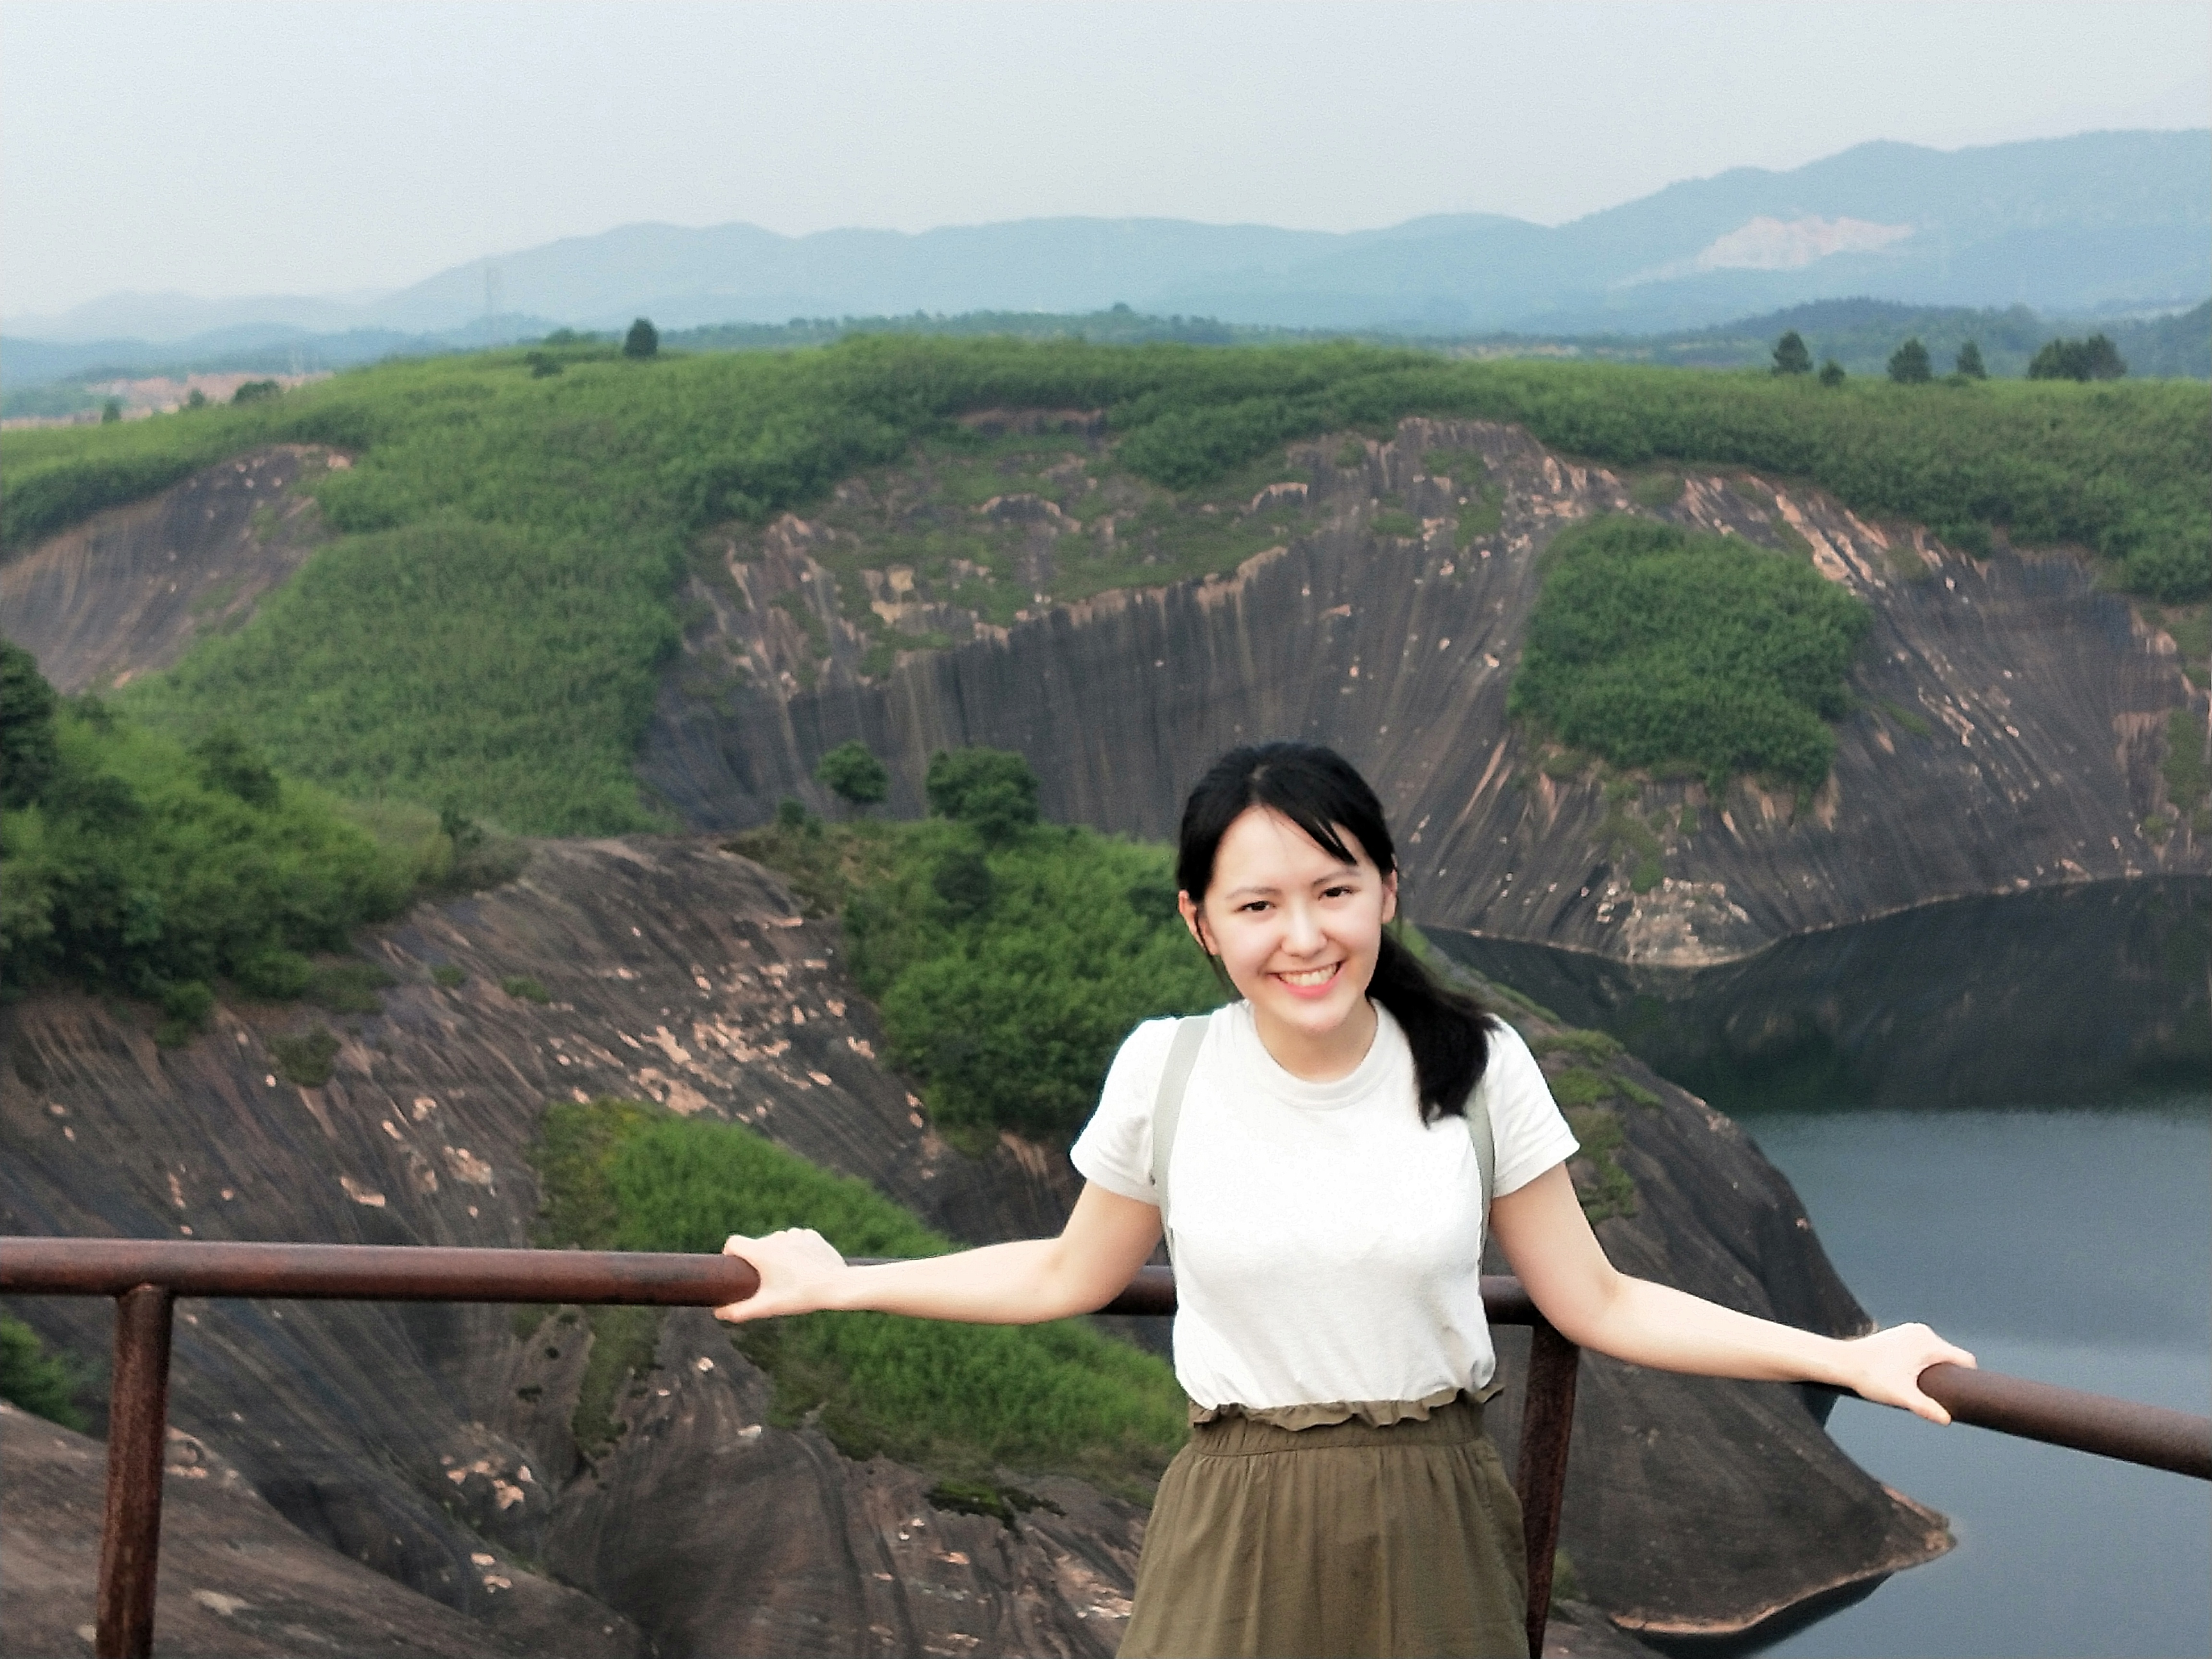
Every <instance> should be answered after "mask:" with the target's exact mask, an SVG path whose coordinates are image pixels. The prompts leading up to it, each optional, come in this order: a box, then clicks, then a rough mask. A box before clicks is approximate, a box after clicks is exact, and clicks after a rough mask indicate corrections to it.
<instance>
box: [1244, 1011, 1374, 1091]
mask: <svg viewBox="0 0 2212 1659" xmlns="http://www.w3.org/2000/svg"><path fill="white" fill-rule="evenodd" d="M1252 1024H1253V1028H1254V1029H1255V1030H1256V1031H1257V1032H1258V1033H1259V1036H1260V1046H1261V1048H1265V1049H1266V1050H1267V1058H1268V1059H1270V1060H1273V1061H1274V1062H1275V1064H1276V1065H1278V1066H1281V1067H1282V1068H1283V1069H1284V1070H1285V1071H1286V1072H1288V1073H1290V1074H1291V1076H1292V1077H1294V1078H1297V1079H1298V1080H1299V1081H1300V1082H1302V1083H1334V1082H1335V1081H1336V1080H1337V1079H1339V1078H1346V1077H1350V1076H1351V1075H1352V1073H1354V1072H1356V1071H1358V1069H1359V1063H1360V1061H1362V1060H1365V1059H1366V1058H1367V1051H1368V1050H1369V1049H1370V1048H1373V1047H1374V1046H1375V1032H1376V1026H1377V1024H1379V1022H1378V1021H1377V1020H1376V1017H1375V1005H1374V1003H1373V1002H1371V1001H1370V1000H1368V999H1367V998H1365V997H1362V998H1360V1000H1358V1003H1357V1004H1355V1005H1354V1006H1353V1007H1352V1010H1351V1011H1350V1012H1348V1013H1346V1016H1345V1018H1344V1021H1343V1023H1342V1024H1339V1025H1336V1026H1333V1027H1331V1028H1330V1029H1329V1030H1326V1031H1307V1030H1300V1029H1299V1028H1297V1026H1295V1025H1287V1024H1284V1023H1283V1022H1281V1021H1279V1020H1276V1019H1273V1018H1269V1016H1268V1015H1267V1012H1266V1011H1265V1010H1263V1009H1261V1008H1260V1007H1259V1006H1257V1005H1255V1006H1254V1007H1253V1010H1252Z"/></svg>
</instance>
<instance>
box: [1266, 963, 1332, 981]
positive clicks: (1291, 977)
mask: <svg viewBox="0 0 2212 1659" xmlns="http://www.w3.org/2000/svg"><path fill="white" fill-rule="evenodd" d="M1336 969H1337V964H1336V963H1333V962H1332V963H1329V965H1328V967H1326V968H1309V969H1305V970H1304V972H1303V973H1297V974H1278V975H1276V976H1275V977H1276V978H1278V979H1279V980H1281V981H1283V983H1284V984H1285V985H1326V984H1328V982H1329V981H1330V980H1332V979H1334V977H1335V976H1336Z"/></svg>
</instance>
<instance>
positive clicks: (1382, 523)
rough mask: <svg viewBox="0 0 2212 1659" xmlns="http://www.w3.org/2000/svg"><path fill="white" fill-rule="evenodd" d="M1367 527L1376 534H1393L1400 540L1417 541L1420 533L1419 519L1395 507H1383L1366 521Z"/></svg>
mask: <svg viewBox="0 0 2212 1659" xmlns="http://www.w3.org/2000/svg"><path fill="white" fill-rule="evenodd" d="M1367 527H1368V528H1369V529H1370V530H1371V531H1372V532H1375V534H1376V535H1378V536H1395V537H1396V538H1399V539H1400V540H1401V541H1417V540H1419V538H1420V534H1421V521H1420V520H1419V519H1417V518H1415V517H1414V516H1413V514H1412V513H1408V512H1406V511H1405V510H1404V509H1403V508H1401V507H1384V508H1383V510H1382V511H1381V512H1379V513H1376V515H1375V516H1374V517H1373V518H1372V519H1370V520H1368V521H1367Z"/></svg>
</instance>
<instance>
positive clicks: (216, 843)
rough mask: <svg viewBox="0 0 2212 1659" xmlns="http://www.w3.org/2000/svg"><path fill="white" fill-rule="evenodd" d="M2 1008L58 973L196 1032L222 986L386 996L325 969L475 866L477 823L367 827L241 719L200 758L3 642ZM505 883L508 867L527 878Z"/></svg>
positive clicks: (365, 978)
mask: <svg viewBox="0 0 2212 1659" xmlns="http://www.w3.org/2000/svg"><path fill="white" fill-rule="evenodd" d="M0 743H4V748H0V763H3V764H4V772H0V997H13V996H17V995H21V994H22V993H23V992H24V991H26V990H28V989H30V988H32V987H36V986H39V985H41V984H45V983H48V982H52V981H60V982H65V983H70V984H74V985H78V986H82V987H86V988H88V989H91V990H96V991H106V992H112V993H116V994H122V995H125V996H131V997H139V998H144V999H147V1000H152V1001H156V1002H159V1003H160V1004H161V1007H162V1009H163V1012H164V1013H165V1015H166V1017H167V1018H166V1019H165V1022H164V1025H163V1030H162V1035H163V1037H164V1039H165V1040H181V1039H182V1038H183V1037H185V1036H188V1035H189V1034H190V1033H191V1031H192V1030H196V1029H197V1028H198V1027H199V1025H200V1024H202V1023H203V1022H204V1020H205V1018H207V1015H208V1013H209V1012H210V1010H211V1009H212V1007H213V1006H214V994H215V987H216V984H217V982H218V981H222V980H228V981H233V982H234V984H235V986H236V987H237V988H238V989H239V990H240V992H242V993H243V994H246V995H248V996H252V997H258V998H265V999H270V1000H289V999H290V998H295V997H299V996H302V995H307V996H311V997H313V998H314V999H315V1000H319V1001H321V1002H323V1003H325V1005H326V1006H331V1007H332V1008H334V1009H337V1010H339V1011H341V1012H360V1011H361V1010H362V1009H363V1008H364V1007H368V1006H374V986H373V984H371V983H370V982H369V981H370V980H371V979H372V978H374V976H375V972H376V970H375V969H373V968H372V967H371V966H370V964H368V963H339V964H336V965H326V966H325V967H322V968H318V967H317V966H316V965H315V964H314V963H313V962H312V961H310V959H309V956H310V953H312V952H316V951H342V950H343V949H344V948H345V945H346V943H347V940H348V939H349V935H350V934H351V933H352V932H353V930H354V929H355V928H356V927H358V926H359V925H361V924H362V922H365V921H374V920H375V919H377V918H379V917H381V916H385V915H391V914H392V912H393V911H395V910H396V909H398V908H399V906H400V905H401V904H402V903H404V902H405V901H406V899H407V898H408V897H409V896H410V895H411V894H412V893H413V891H414V890H416V886H417V885H418V884H426V883H437V882H441V881H443V880H446V879H447V878H451V877H452V876H453V873H454V872H455V863H456V853H457V848H458V851H459V854H460V856H461V857H462V858H463V859H469V858H482V857H484V856H493V857H495V858H500V857H505V856H506V853H505V849H504V848H497V849H493V848H487V847H486V846H484V845H483V842H482V840H481V836H480V832H477V831H476V830H475V829H474V827H473V826H471V825H469V824H467V823H453V824H450V825H448V826H446V827H445V828H443V829H441V827H440V826H439V825H438V824H437V823H436V822H435V819H432V818H430V817H429V816H428V814H422V813H417V814H412V815H410V814H405V813H397V814H394V813H386V814H381V815H376V816H375V817H374V818H373V820H372V821H371V822H370V823H363V822H362V821H361V820H360V818H359V817H356V815H354V814H351V813H350V812H349V811H348V810H347V809H346V808H344V807H343V805H341V804H340V803H338V802H337V801H335V800H333V799H331V797H330V796H329V795H328V794H327V793H325V791H323V790H321V789H319V788H318V787H314V786H313V785H310V784H302V783H300V782H297V781H292V780H289V779H285V778H283V777H281V776H279V775H277V774H276V772H274V771H273V770H271V769H270V767H269V765H268V763H266V761H265V760H264V758H263V757H262V756H261V755H260V753H259V752H258V750H255V748H254V747H253V746H252V744H249V743H248V742H246V740H245V739H244V738H240V736H239V735H238V733H237V732H235V731H234V730H233V729H231V728H228V727H222V728H218V729H216V730H215V731H213V732H210V734H209V735H207V736H206V737H204V738H201V739H199V740H198V741H197V743H195V744H191V745H190V746H189V747H187V746H186V745H185V744H180V743H178V742H177V741H175V740H174V739H173V738H168V737H167V736H164V735H163V734H161V733H160V732H153V731H149V730H148V729H146V728H145V727H144V726H143V725H141V724H140V723H139V722H137V721H136V720H131V719H130V718H128V717H127V716H125V715H123V714H118V713H117V712H116V711H115V710H114V709H112V708H108V707H106V706H105V705H103V704H101V703H100V702H97V701H95V700H93V699H90V698H76V699H66V700H65V699H60V698H57V697H56V696H54V694H53V691H52V688H51V687H49V686H48V685H47V684H46V681H45V680H44V679H43V678H41V677H40V674H39V672H38V670H37V667H36V666H35V665H34V664H33V662H32V659H31V657H30V653H28V652H26V651H24V650H22V649H21V647H17V646H15V645H12V644H9V643H7V642H6V641H0ZM505 873H512V871H511V870H508V871H507V872H505Z"/></svg>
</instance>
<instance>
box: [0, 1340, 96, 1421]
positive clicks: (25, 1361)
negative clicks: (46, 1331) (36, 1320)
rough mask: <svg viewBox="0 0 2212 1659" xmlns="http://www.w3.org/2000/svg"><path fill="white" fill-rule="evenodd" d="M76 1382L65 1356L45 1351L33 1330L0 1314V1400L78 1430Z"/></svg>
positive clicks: (80, 1418) (73, 1372)
mask: <svg viewBox="0 0 2212 1659" xmlns="http://www.w3.org/2000/svg"><path fill="white" fill-rule="evenodd" d="M77 1383H78V1373H77V1369H76V1366H75V1365H73V1364H70V1361H69V1359H68V1358H67V1357H66V1356H64V1355H61V1354H57V1353H52V1352H48V1351H47V1349H46V1344H44V1343H43V1342H41V1341H40V1340H39V1334H38V1333H37V1332H36V1331H34V1330H33V1329H32V1328H30V1327H29V1326H28V1325H26V1324H25V1323H24V1322H22V1321H21V1320H20V1319H11V1318H9V1316H7V1315H6V1314H4V1313H0V1400H5V1401H8V1402H9V1404H11V1405H15V1406H20V1407H22V1408H23V1409H24V1410H25V1411H27V1412H30V1413H33V1414H34V1415H36V1416H40V1417H43V1418H45V1419H46V1420H47V1421H48V1422H50V1423H58V1424H60V1425H62V1426H63V1427H64V1428H65V1429H76V1430H78V1431H82V1430H83V1428H84V1427H85V1420H84V1413H82V1412H81V1411H79V1410H78V1409H77V1406H76V1389H77Z"/></svg>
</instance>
